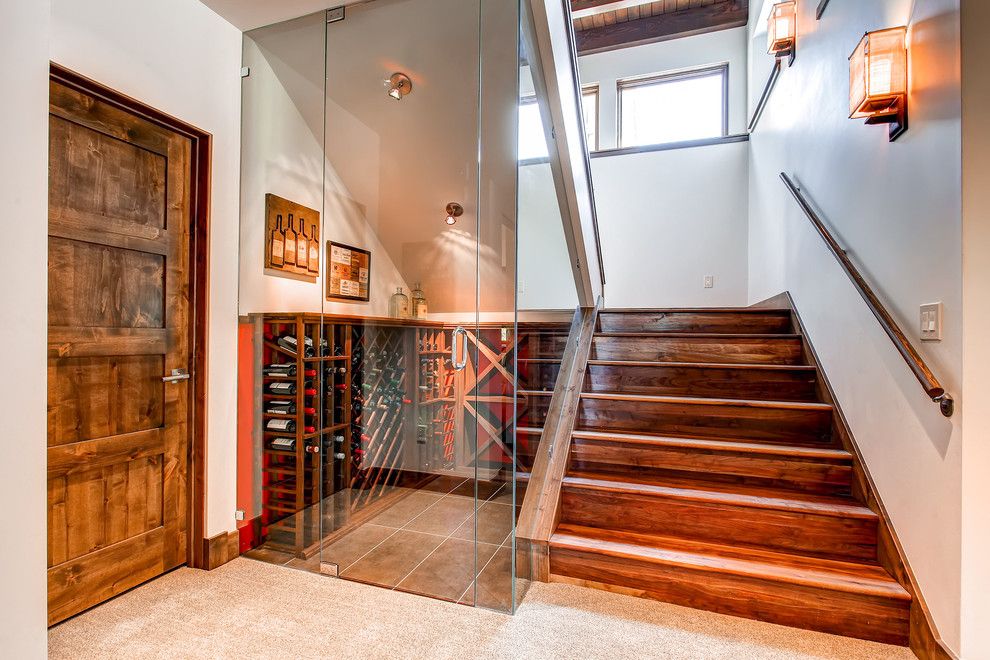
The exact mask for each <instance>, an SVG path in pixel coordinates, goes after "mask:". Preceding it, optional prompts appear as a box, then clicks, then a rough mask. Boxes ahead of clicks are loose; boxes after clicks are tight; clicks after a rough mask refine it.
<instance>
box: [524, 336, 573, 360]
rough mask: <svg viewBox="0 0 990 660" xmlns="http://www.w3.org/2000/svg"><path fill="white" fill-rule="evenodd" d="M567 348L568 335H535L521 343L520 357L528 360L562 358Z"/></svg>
mask: <svg viewBox="0 0 990 660" xmlns="http://www.w3.org/2000/svg"><path fill="white" fill-rule="evenodd" d="M566 346H567V333H566V332H564V333H546V334H542V335H534V336H532V337H529V338H527V339H524V340H523V341H521V342H520V343H519V347H520V348H519V355H520V357H526V358H558V359H559V358H560V357H562V356H563V355H564V348H565V347H566Z"/></svg>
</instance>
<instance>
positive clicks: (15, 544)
mask: <svg viewBox="0 0 990 660" xmlns="http://www.w3.org/2000/svg"><path fill="white" fill-rule="evenodd" d="M49 11H50V8H49V4H48V2H46V1H44V0H12V1H11V0H4V2H2V3H0V25H3V26H4V27H3V39H0V61H3V62H5V64H4V66H2V67H0V88H2V89H3V90H4V93H5V94H7V95H8V98H9V99H11V102H9V103H4V104H3V106H2V107H0V144H3V148H2V149H0V198H2V199H3V200H4V205H5V212H4V217H5V220H6V222H5V229H6V231H7V232H8V233H10V235H12V236H16V237H17V238H16V246H13V245H12V246H11V248H12V249H9V250H7V251H6V254H5V255H4V258H3V259H0V281H3V282H4V291H3V304H2V305H0V327H3V329H4V330H3V336H4V341H6V342H8V344H9V345H10V346H12V347H16V348H15V349H14V350H10V351H8V354H7V355H6V357H5V358H4V361H5V362H6V366H7V369H8V373H9V374H16V377H12V378H5V379H4V380H3V382H2V383H0V406H2V411H3V412H2V416H3V419H4V433H3V440H2V441H0V500H2V501H4V502H8V503H10V505H9V506H7V510H6V512H5V514H4V531H3V533H2V534H0V584H2V585H3V589H2V591H3V598H2V600H0V649H2V651H0V655H3V656H4V657H9V658H43V657H45V656H46V648H47V643H48V634H47V629H46V626H47V622H48V615H47V612H48V603H47V598H46V588H47V581H46V578H45V568H46V561H45V557H46V556H47V552H46V548H47V544H46V536H45V521H46V519H47V515H46V511H47V496H46V492H47V491H46V485H45V484H46V481H45V462H46V458H47V457H46V453H45V449H46V442H45V437H46V435H47V421H46V417H47V414H46V400H45V397H46V391H47V390H46V388H45V377H46V373H47V370H46V368H45V360H46V357H45V356H46V352H47V342H46V336H45V333H46V328H47V325H48V320H47V318H48V286H47V282H48V268H47V263H48V260H47V258H46V255H47V253H48V25H49V20H50V16H49ZM15 63H16V64H15Z"/></svg>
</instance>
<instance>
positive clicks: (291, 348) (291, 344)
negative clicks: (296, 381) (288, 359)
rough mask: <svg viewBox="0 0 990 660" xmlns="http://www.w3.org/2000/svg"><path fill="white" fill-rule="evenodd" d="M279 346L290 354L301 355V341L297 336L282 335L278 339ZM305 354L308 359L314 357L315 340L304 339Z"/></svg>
mask: <svg viewBox="0 0 990 660" xmlns="http://www.w3.org/2000/svg"><path fill="white" fill-rule="evenodd" d="M278 345H279V346H281V347H282V348H283V349H285V350H286V351H288V352H290V353H293V354H296V355H298V354H299V341H298V340H297V339H296V337H295V335H282V336H281V337H279V338H278ZM303 352H304V355H305V356H306V357H308V358H309V357H313V340H312V339H310V338H309V337H303Z"/></svg>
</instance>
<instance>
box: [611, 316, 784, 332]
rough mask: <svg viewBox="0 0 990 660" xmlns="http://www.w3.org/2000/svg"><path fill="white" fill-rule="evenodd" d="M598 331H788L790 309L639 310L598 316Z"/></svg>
mask: <svg viewBox="0 0 990 660" xmlns="http://www.w3.org/2000/svg"><path fill="white" fill-rule="evenodd" d="M598 327H599V329H600V330H601V331H602V332H722V333H730V334H743V333H755V334H771V333H787V332H791V315H790V312H772V313H771V312H760V313H752V312H739V313H732V312H642V313H610V312H601V313H599V315H598Z"/></svg>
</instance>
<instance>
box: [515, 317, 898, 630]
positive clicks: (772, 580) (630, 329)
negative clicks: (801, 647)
mask: <svg viewBox="0 0 990 660" xmlns="http://www.w3.org/2000/svg"><path fill="white" fill-rule="evenodd" d="M796 326H797V324H796V322H795V321H794V320H793V319H792V314H791V311H790V310H787V309H759V308H747V309H719V310H681V311H651V312H643V311H636V312H619V311H604V312H601V313H600V314H599V318H598V326H597V330H596V333H595V336H594V338H593V339H592V347H591V352H590V355H589V362H588V368H587V374H586V378H585V382H584V388H583V391H582V395H581V400H580V404H579V408H578V413H577V420H576V422H575V426H574V431H573V434H572V439H571V455H570V463H569V467H568V469H567V472H566V475H565V476H564V480H563V484H562V486H561V497H560V502H561V508H560V521H559V524H558V525H557V528H556V531H555V532H554V534H553V535H552V537H551V538H550V547H549V554H550V560H549V562H550V573H551V579H553V580H559V581H568V582H574V583H578V584H583V585H586V586H592V587H597V588H601V589H607V590H611V591H619V592H623V593H630V594H633V595H637V596H642V597H646V598H654V599H657V600H662V601H667V602H671V603H676V604H679V605H686V606H689V607H696V608H700V609H705V610H712V611H716V612H721V613H724V614H731V615H736V616H743V617H748V618H753V619H759V620H762V621H769V622H773V623H779V624H784V625H790V626H796V627H800V628H808V629H813V630H820V631H823V632H829V633H834V634H839V635H846V636H851V637H859V638H863V639H870V640H875V641H881V642H887V643H893V644H901V645H905V644H907V643H908V628H909V612H910V609H911V596H910V594H909V593H908V592H907V591H906V590H905V589H904V588H903V587H902V586H901V585H900V584H899V583H898V582H897V581H896V580H895V579H894V578H892V577H891V576H890V575H889V574H888V573H887V571H885V570H884V568H882V567H881V565H880V563H879V562H878V552H877V544H878V536H879V522H880V520H879V517H878V515H877V514H876V513H875V512H874V511H873V510H871V509H870V508H869V507H867V506H866V505H865V504H864V503H863V502H862V501H860V500H859V499H857V497H855V496H854V495H853V492H854V491H855V490H856V489H854V488H853V485H852V484H853V477H854V456H853V455H852V454H851V453H850V452H849V451H847V450H846V449H845V448H844V447H843V445H842V442H841V441H840V434H839V432H838V428H839V426H840V424H839V422H838V418H837V414H836V410H835V409H834V408H833V406H832V405H831V404H830V403H827V402H826V401H827V397H826V396H824V395H823V394H824V391H825V389H824V387H823V383H822V381H821V375H820V373H819V372H818V370H817V368H816V367H815V366H814V364H813V359H812V358H811V356H809V355H808V354H807V353H808V351H807V350H806V347H805V344H804V342H803V341H802V337H801V335H800V334H799V333H798V332H797V331H796ZM540 373H541V374H543V375H542V378H543V379H544V380H545V381H548V382H550V383H551V387H552V382H553V381H552V380H550V379H551V378H553V377H554V376H555V374H554V372H553V370H552V369H545V370H543V371H541V372H540ZM530 382H532V381H530ZM536 385H537V386H536V387H533V390H532V391H530V392H527V393H525V394H527V395H528V396H529V398H530V399H532V400H534V404H535V402H537V401H539V400H540V398H541V397H543V398H546V396H547V395H546V394H545V393H543V394H541V393H540V392H539V390H540V389H543V388H542V387H538V385H539V383H536ZM542 385H543V386H544V387H545V386H546V382H544V383H542ZM537 407H538V406H537Z"/></svg>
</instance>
